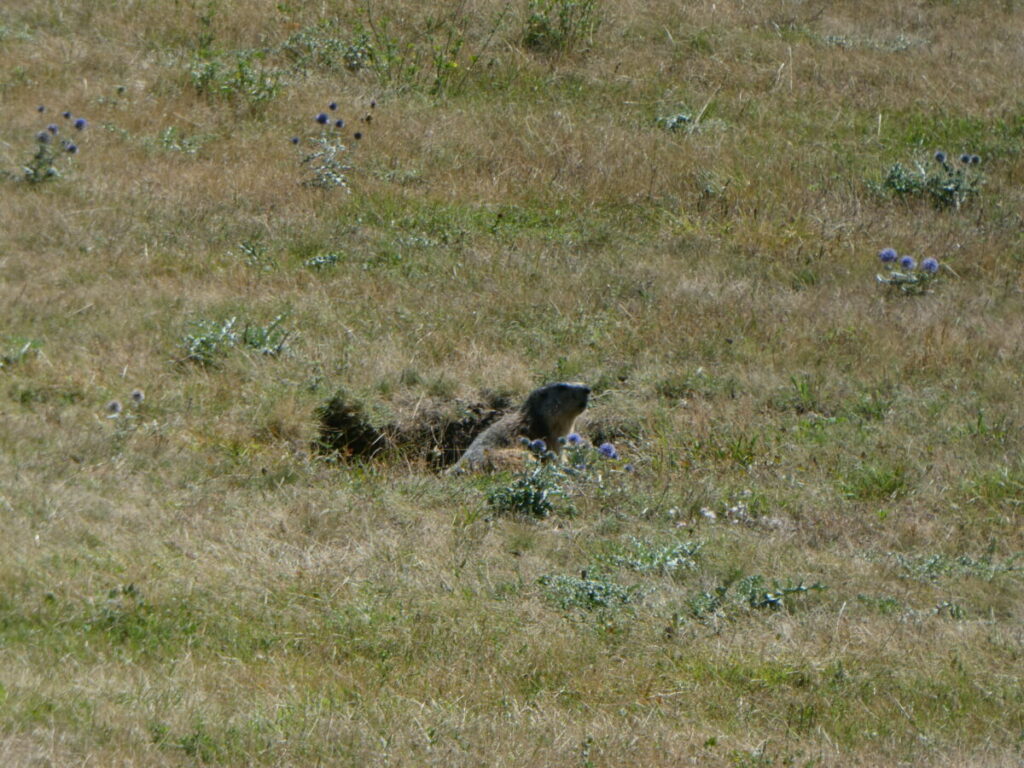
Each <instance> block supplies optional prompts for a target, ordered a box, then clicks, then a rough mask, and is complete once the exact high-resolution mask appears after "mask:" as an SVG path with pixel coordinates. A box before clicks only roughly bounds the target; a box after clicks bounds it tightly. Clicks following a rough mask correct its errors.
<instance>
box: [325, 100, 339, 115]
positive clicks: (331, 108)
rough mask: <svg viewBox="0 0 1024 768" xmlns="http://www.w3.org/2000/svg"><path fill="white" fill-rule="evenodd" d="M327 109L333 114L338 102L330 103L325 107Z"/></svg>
mask: <svg viewBox="0 0 1024 768" xmlns="http://www.w3.org/2000/svg"><path fill="white" fill-rule="evenodd" d="M327 108H328V109H329V110H331V112H333V111H334V110H336V109H337V108H338V102H336V101H332V102H331V103H330V104H328V105H327Z"/></svg>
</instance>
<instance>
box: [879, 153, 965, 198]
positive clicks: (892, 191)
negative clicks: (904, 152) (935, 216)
mask: <svg viewBox="0 0 1024 768" xmlns="http://www.w3.org/2000/svg"><path fill="white" fill-rule="evenodd" d="M933 159H934V161H935V165H931V166H928V167H926V166H925V164H924V163H922V162H915V164H914V168H913V169H911V168H908V167H907V166H905V165H903V163H899V162H897V163H894V164H893V165H892V166H890V167H889V170H888V171H887V172H886V174H885V178H884V179H882V181H881V182H880V183H878V182H872V183H870V184H869V186H870V187H871V189H873V190H874V191H875V192H876V193H877V194H880V195H883V196H886V197H897V198H900V199H906V198H918V199H923V200H928V201H930V202H931V203H932V204H933V205H934V206H935V207H936V208H939V209H945V208H952V209H954V210H960V207H961V206H962V205H963V204H964V203H966V202H967V200H968V199H970V198H971V197H974V196H976V195H977V194H978V190H979V189H980V188H981V185H982V184H983V183H984V175H983V174H982V173H981V172H980V171H979V170H978V165H979V164H980V163H981V158H980V157H979V156H978V155H972V154H966V153H965V154H963V155H961V156H960V162H959V165H954V164H953V163H952V162H950V160H949V158H948V157H947V155H946V153H945V152H942V151H939V152H936V153H935V155H934V156H933ZM936 166H937V167H936Z"/></svg>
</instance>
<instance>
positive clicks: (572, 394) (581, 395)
mask: <svg viewBox="0 0 1024 768" xmlns="http://www.w3.org/2000/svg"><path fill="white" fill-rule="evenodd" d="M589 397H590V387H588V386H586V385H585V384H572V383H568V382H559V383H557V384H547V385H545V386H543V387H541V388H540V389H535V390H534V391H533V392H531V393H530V396H529V397H527V398H526V402H525V403H523V408H522V411H523V415H524V416H525V417H526V421H527V423H528V425H529V431H530V432H531V433H535V434H532V435H531V436H532V437H543V438H547V439H549V440H556V439H558V438H559V437H565V436H566V435H568V434H569V433H570V432H571V431H572V425H573V422H575V421H576V417H577V416H579V415H580V414H581V413H583V411H585V410H586V408H587V398H589ZM550 447H551V448H554V446H550Z"/></svg>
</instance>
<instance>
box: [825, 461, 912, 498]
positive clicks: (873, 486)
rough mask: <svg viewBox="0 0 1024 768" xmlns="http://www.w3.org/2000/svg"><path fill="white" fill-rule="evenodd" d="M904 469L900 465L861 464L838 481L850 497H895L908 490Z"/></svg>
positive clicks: (841, 488) (845, 493)
mask: <svg viewBox="0 0 1024 768" xmlns="http://www.w3.org/2000/svg"><path fill="white" fill-rule="evenodd" d="M908 485H909V484H908V480H907V476H906V470H905V469H904V468H903V467H901V466H888V465H878V464H861V465H859V466H857V467H855V468H854V469H853V470H852V471H850V472H848V473H847V474H846V475H845V476H844V477H843V478H842V479H841V480H840V482H839V488H840V490H841V491H842V492H843V495H844V496H846V497H847V498H850V499H860V500H867V499H896V498H899V497H900V496H903V495H904V494H905V493H906V492H907V491H908Z"/></svg>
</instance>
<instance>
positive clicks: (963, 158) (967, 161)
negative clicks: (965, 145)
mask: <svg viewBox="0 0 1024 768" xmlns="http://www.w3.org/2000/svg"><path fill="white" fill-rule="evenodd" d="M960 162H961V163H963V164H964V165H968V164H970V162H971V156H970V155H968V154H967V153H966V152H965V153H964V154H962V155H960Z"/></svg>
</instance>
